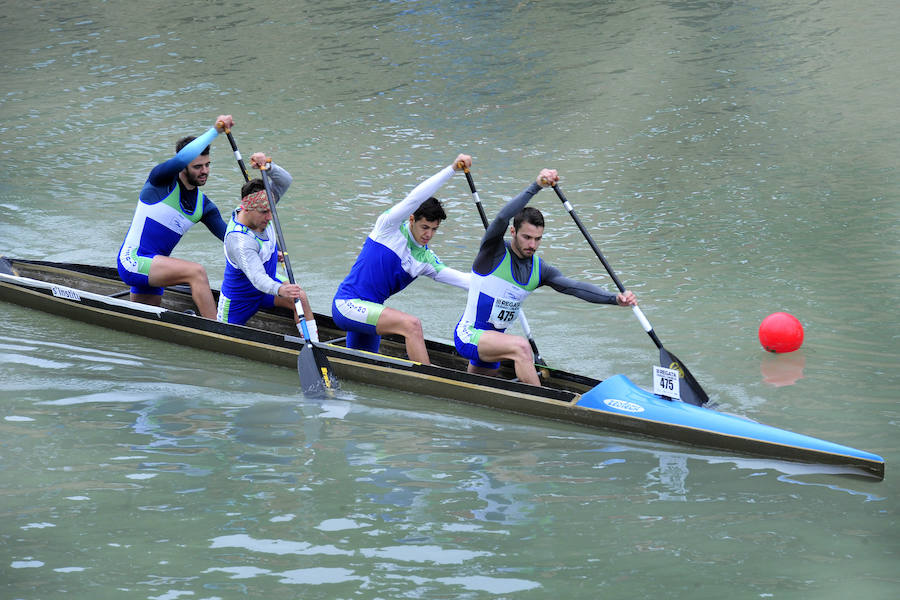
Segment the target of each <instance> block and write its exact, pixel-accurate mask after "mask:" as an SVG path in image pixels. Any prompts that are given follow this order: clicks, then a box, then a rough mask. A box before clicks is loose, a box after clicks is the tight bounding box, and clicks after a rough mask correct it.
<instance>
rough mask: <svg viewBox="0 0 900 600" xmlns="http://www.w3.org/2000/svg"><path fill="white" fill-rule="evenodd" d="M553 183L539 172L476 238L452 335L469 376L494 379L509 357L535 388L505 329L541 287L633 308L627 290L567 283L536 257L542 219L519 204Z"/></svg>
mask: <svg viewBox="0 0 900 600" xmlns="http://www.w3.org/2000/svg"><path fill="white" fill-rule="evenodd" d="M558 181H559V174H558V173H557V172H556V170H555V169H543V170H542V171H541V172H540V174H539V175H538V176H537V179H536V180H535V181H534V182H533V183H531V185H529V186H528V187H527V188H525V190H524V191H523V192H522V193H521V194H519V195H518V196H516V197H515V198H513V199H512V200H510V201H509V202H508V203H507V204H506V206H504V207H503V208H502V209H501V210H500V212H499V213H497V217H496V218H495V219H494V220H493V222H492V223H491V224H490V226H488V229H487V231H486V232H485V234H484V237H483V238H482V239H481V247H480V248H479V250H478V255H477V256H476V257H475V262H474V263H473V264H472V274H471V279H470V282H469V299H468V302H467V304H466V311H465V313H463V316H462V318H460V320H459V322H458V323H457V324H456V329H455V330H454V335H453V339H454V343H455V345H456V350H457V351H458V352H459V353H460V354H461V355H462V356H464V357H466V358H468V359H469V367H468V371H469V372H470V373H480V374H482V375H496V374H497V371H498V369H499V368H500V361H501V360H503V359H510V360H512V361H513V362H514V363H515V370H516V377H518V379H519V380H520V381H522V382H525V383H530V384H532V385H540V380H539V379H538V376H537V372H536V371H535V369H534V359H533V355H532V352H531V346H530V345H529V344H528V340H526V339H525V338H523V337H520V336H517V335H512V334H509V333H505V331H506V328H507V327H509V325H510V324H512V322H513V321H514V320H515V319H516V317H517V316H518V314H519V308H520V307H521V304H522V301H523V300H525V298H526V297H527V296H528V295H529V294H530V293H531V292H532V291H534V290H535V289H537V288H538V287H540V286H542V285H549V286H550V287H552V288H553V289H554V290H556V291H558V292H562V293H563V294H569V295H571V296H576V297H578V298H581V299H582V300H587V301H588V302H593V303H595V304H618V305H619V306H633V305H635V304H637V299H636V298H635V296H634V294H633V293H632V292H630V291H627V290H626V291H625V292H623V293H620V294H613V293H611V292H608V291H606V290H604V289H602V288H599V287H597V286H595V285H592V284H590V283H584V282H579V281H575V280H573V279H569V278H568V277H564V276H563V275H562V273H561V272H560V271H559V269H557V268H556V267H552V266H550V265H549V264H547V263H546V262H544V261H543V260H541V259H540V258H538V256H537V254H536V252H537V249H538V246H540V243H541V238H542V237H543V235H544V216H543V215H542V214H541V211H539V210H537V209H536V208H532V207H530V206H525V205H526V204H528V201H529V200H531V198H532V197H533V196H534V195H535V194H537V193H538V192H539V191H541V189H542V188H545V187H548V186H551V185H554V184H556V183H557V182H558ZM510 219H513V224H512V227H510V229H509V232H510V234H511V235H512V238H511V239H510V241H509V242H505V241H504V239H503V236H504V234H505V233H506V227H507V225H508V224H509V220H510Z"/></svg>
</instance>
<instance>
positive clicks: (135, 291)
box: [117, 115, 234, 319]
mask: <svg viewBox="0 0 900 600" xmlns="http://www.w3.org/2000/svg"><path fill="white" fill-rule="evenodd" d="M215 123H216V124H215V125H214V126H213V127H210V128H209V130H207V131H206V133H204V134H203V135H201V136H200V137H198V138H195V137H193V136H189V137H185V138H182V139H180V140H178V142H177V143H176V145H175V152H176V154H175V156H173V157H172V158H170V159H169V160H167V161H165V162H163V163H160V164H158V165H156V166H155V167H153V170H152V171H150V175H149V176H148V177H147V181H146V183H144V187H143V189H141V193H140V195H139V197H138V205H137V209H135V211H134V217H133V218H132V220H131V226H130V227H129V229H128V233H127V234H125V240H124V241H123V242H122V247H121V248H120V249H119V256H118V258H117V263H118V268H119V277H121V278H122V281H124V282H125V283H126V284H128V285H130V286H131V301H132V302H141V303H143V304H151V305H153V306H160V305H161V304H162V295H163V291H164V289H163V288H165V286H168V285H175V284H179V283H186V284H188V285H189V286H191V296H192V297H193V299H194V303H195V304H196V305H197V310H198V311H199V312H200V314H201V315H202V316H204V317H206V318H207V319H215V318H216V304H215V302H214V300H213V295H212V291H211V290H210V288H209V278H208V277H207V275H206V269H204V268H203V266H202V265H200V264H198V263H195V262H191V261H188V260H183V259H180V258H172V257H171V256H169V255H170V254H171V253H172V250H173V249H174V248H175V245H176V244H178V242H179V241H180V240H181V237H182V236H183V235H184V234H185V233H186V232H187V230H188V229H190V228H191V227H193V226H194V225H196V224H197V223H198V222H201V221H202V222H203V224H204V225H206V227H207V229H209V230H210V231H211V232H212V233H213V235H215V236H216V237H217V238H219V239H220V240H221V239H223V238H224V237H225V221H224V220H223V219H222V215H221V213H220V212H219V209H218V207H216V205H215V204H213V202H212V201H211V200H210V199H209V198H207V197H206V196H205V195H204V194H203V193H202V192H201V191H200V189H199V188H200V187H201V186H203V185H205V184H206V180H207V178H208V177H209V165H210V159H209V145H210V143H211V142H212V141H213V140H214V139H215V138H216V136H218V135H219V133H221V132H223V131H225V130H226V129H230V128H231V127H233V126H234V119H232V118H231V115H220V116H219V117H217V118H216V121H215Z"/></svg>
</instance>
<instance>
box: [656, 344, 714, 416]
mask: <svg viewBox="0 0 900 600" xmlns="http://www.w3.org/2000/svg"><path fill="white" fill-rule="evenodd" d="M659 363H660V365H662V366H663V367H666V368H669V369H674V370H675V371H678V376H679V382H678V387H679V390H680V391H681V400H682V401H683V402H687V403H688V404H693V405H694V406H703V405H704V404H706V403H707V402H708V401H709V396H707V395H706V392H704V391H703V388H702V387H700V384H699V383H697V380H696V379H694V376H693V375H691V372H690V371H688V368H687V367H686V366H685V364H684V363H683V362H681V361H680V360H678V357H677V356H675V355H674V354H672V353H671V352H669V351H668V350H666V349H665V348H663V347H662V346H660V347H659Z"/></svg>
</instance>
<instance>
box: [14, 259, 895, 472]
mask: <svg viewBox="0 0 900 600" xmlns="http://www.w3.org/2000/svg"><path fill="white" fill-rule="evenodd" d="M125 296H127V288H125V286H124V285H123V284H122V283H121V281H119V280H118V274H117V273H116V272H115V270H114V269H110V268H107V267H95V266H90V265H67V264H62V263H49V262H42V261H21V260H15V259H0V300H2V301H7V302H11V303H15V304H19V305H22V306H26V307H29V308H32V309H36V310H40V311H43V312H46V313H51V314H55V315H59V316H64V317H68V318H71V319H75V320H78V321H82V322H86V323H91V324H94V325H99V326H102V327H107V328H112V329H115V330H117V331H124V332H129V333H136V334H139V335H143V336H146V337H150V338H155V339H160V340H164V341H167V342H174V343H178V344H182V345H186V346H191V347H195V348H200V349H203V350H209V351H214V352H220V353H224V354H230V355H234V356H240V357H243V358H248V359H251V360H257V361H261V362H266V363H269V364H273V365H281V366H285V367H290V368H296V365H297V357H298V355H299V352H300V350H301V348H302V343H301V340H300V338H299V337H298V335H297V330H296V328H295V327H294V324H293V321H292V320H291V319H290V317H289V316H288V314H287V313H286V312H285V311H282V312H281V313H279V311H278V310H277V309H273V310H271V311H260V312H259V313H257V315H256V316H255V317H254V318H253V319H252V320H251V321H250V322H248V326H239V325H228V324H225V323H218V322H216V321H212V320H209V319H204V318H202V317H198V316H196V315H193V314H188V313H186V312H184V311H186V310H188V309H190V308H192V307H193V303H192V300H191V297H190V293H189V290H187V291H186V290H184V289H177V288H169V289H168V290H167V292H166V294H165V296H164V307H161V308H160V307H152V306H146V305H142V304H136V303H133V302H129V301H128V300H125V299H124V297H125ZM316 321H317V322H318V324H319V334H320V338H321V339H323V340H326V342H325V343H319V344H317V347H319V348H321V349H322V350H323V351H324V352H325V354H326V355H327V356H328V359H329V361H330V363H331V366H332V369H333V371H334V373H335V375H336V376H337V377H338V378H339V379H343V380H348V381H358V382H361V383H366V384H371V385H377V386H383V387H387V388H392V389H399V390H402V391H406V392H412V393H415V394H422V395H430V396H437V397H443V398H448V399H451V400H456V401H459V402H464V403H468V404H475V405H479V406H485V407H489V408H494V409H501V410H505V411H510V412H515V413H521V414H526V415H530V416H537V417H542V418H547V419H554V420H557V421H564V422H568V423H574V424H577V425H587V426H592V427H600V428H604V429H611V430H616V431H625V432H629V433H634V434H640V435H646V436H650V437H652V438H655V439H664V440H669V441H674V442H679V443H686V444H690V445H694V446H702V447H706V448H712V449H716V450H720V451H728V452H738V453H742V454H748V455H756V456H765V457H770V458H776V459H781V460H789V461H802V462H812V463H821V464H828V465H841V466H849V467H852V468H855V469H860V470H862V471H863V472H865V473H868V474H871V475H874V476H875V477H877V478H879V479H883V477H884V460H883V459H882V458H881V457H880V456H877V455H875V454H871V453H868V452H864V451H861V450H856V449H854V448H850V447H847V446H841V445H839V444H833V443H831V442H827V441H824V440H819V439H817V438H812V437H809V436H805V435H802V434H797V433H793V432H790V431H786V430H783V429H778V428H776V427H770V426H767V425H763V424H761V423H756V422H754V421H750V420H748V419H744V418H742V417H738V416H734V415H728V414H725V413H721V412H718V411H716V410H713V409H709V408H703V407H697V406H693V405H689V404H685V403H682V402H673V401H670V400H667V399H664V398H661V397H659V396H656V395H654V394H651V393H650V392H647V391H646V390H643V389H641V388H639V387H638V386H636V385H634V383H632V382H630V381H629V380H628V379H627V378H625V377H624V376H621V375H616V376H613V377H610V378H609V379H607V380H605V381H603V382H601V381H600V380H597V379H593V378H590V377H585V376H582V375H577V374H573V373H567V372H565V371H561V370H553V369H549V370H546V372H545V373H544V378H543V379H544V380H543V383H544V387H540V388H537V387H534V386H529V385H525V384H522V383H518V382H515V381H509V380H507V379H502V378H494V377H485V376H481V375H474V374H470V373H466V372H465V365H466V361H465V359H463V358H462V357H460V356H459V355H458V354H457V353H456V352H455V350H454V349H453V348H452V347H451V346H448V345H446V344H440V343H437V342H433V341H427V342H426V343H427V345H428V349H429V354H430V356H431V358H432V361H433V362H434V364H432V365H422V364H420V363H416V362H413V361H409V360H406V359H405V358H404V357H403V356H404V355H403V352H404V345H403V342H402V339H399V338H398V339H392V338H390V337H386V338H384V340H383V342H382V347H381V350H382V352H384V354H375V353H370V352H364V351H359V350H353V349H349V348H346V347H345V346H344V345H343V335H344V333H343V332H342V331H340V330H339V329H337V328H336V327H335V325H334V323H333V321H332V320H331V318H330V317H328V316H326V315H317V316H316ZM501 374H505V375H506V376H507V377H512V368H511V366H510V365H505V366H504V372H503V373H501Z"/></svg>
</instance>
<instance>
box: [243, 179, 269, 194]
mask: <svg viewBox="0 0 900 600" xmlns="http://www.w3.org/2000/svg"><path fill="white" fill-rule="evenodd" d="M264 189H266V184H264V183H263V180H262V179H259V178H257V179H251V180H250V181H248V182H247V183H245V184H244V185H242V186H241V198H243V197H244V196H247V195H249V194H253V193H254V192H258V191H260V190H264Z"/></svg>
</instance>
